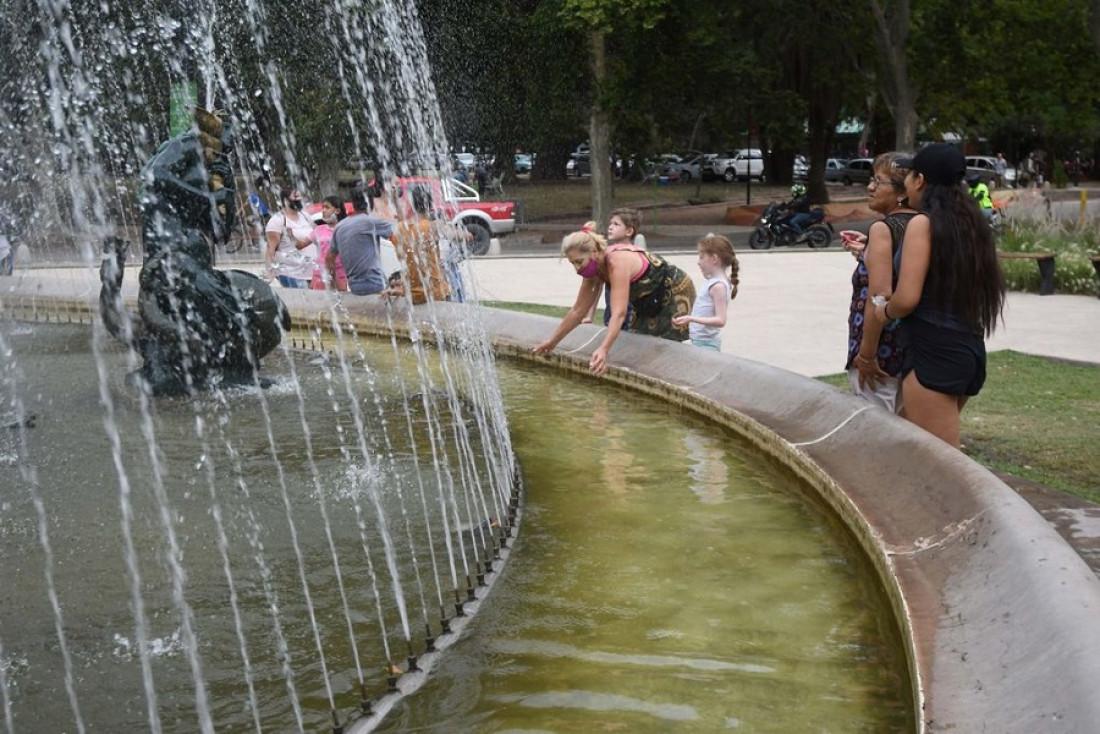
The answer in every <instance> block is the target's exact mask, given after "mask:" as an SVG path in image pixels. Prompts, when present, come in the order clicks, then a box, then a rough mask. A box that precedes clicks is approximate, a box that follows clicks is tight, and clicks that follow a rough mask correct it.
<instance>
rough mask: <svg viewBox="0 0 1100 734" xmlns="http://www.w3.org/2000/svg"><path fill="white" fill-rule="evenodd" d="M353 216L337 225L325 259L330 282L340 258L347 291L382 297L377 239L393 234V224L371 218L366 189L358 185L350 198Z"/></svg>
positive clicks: (382, 286)
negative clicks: (380, 294)
mask: <svg viewBox="0 0 1100 734" xmlns="http://www.w3.org/2000/svg"><path fill="white" fill-rule="evenodd" d="M351 205H352V208H353V209H354V210H355V213H354V214H352V215H351V216H350V217H348V218H347V219H345V220H344V221H342V222H340V223H339V224H337V225H336V229H335V230H334V231H333V233H332V246H331V247H330V248H329V251H328V255H327V256H326V258H325V268H326V269H328V272H329V278H330V281H332V282H335V280H336V259H337V257H339V258H340V259H341V261H342V262H343V265H344V271H345V272H346V273H347V276H348V290H349V291H351V292H352V293H353V294H355V295H357V296H367V295H371V294H373V293H381V292H382V291H384V290H385V289H386V278H385V276H384V275H383V274H382V266H381V262H380V256H379V251H378V239H379V238H381V237H385V238H389V237H390V236H391V235H392V234H393V228H394V223H393V222H392V221H391V220H389V219H383V218H382V217H379V216H375V215H373V214H371V213H370V212H371V197H370V194H369V186H368V185H367V184H359V185H358V186H356V187H355V190H354V191H353V192H352V195H351Z"/></svg>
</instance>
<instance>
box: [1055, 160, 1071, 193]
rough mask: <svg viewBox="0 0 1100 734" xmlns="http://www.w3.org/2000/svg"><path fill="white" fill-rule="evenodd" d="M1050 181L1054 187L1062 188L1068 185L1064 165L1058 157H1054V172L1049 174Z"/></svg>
mask: <svg viewBox="0 0 1100 734" xmlns="http://www.w3.org/2000/svg"><path fill="white" fill-rule="evenodd" d="M1051 182H1052V183H1053V184H1054V188H1056V189H1064V188H1065V187H1066V186H1069V176H1068V175H1067V174H1066V167H1065V166H1063V165H1062V161H1061V160H1060V159H1057V158H1055V159H1054V173H1052V174H1051Z"/></svg>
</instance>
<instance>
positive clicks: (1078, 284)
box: [997, 221, 1100, 296]
mask: <svg viewBox="0 0 1100 734" xmlns="http://www.w3.org/2000/svg"><path fill="white" fill-rule="evenodd" d="M997 247H998V249H1000V250H1002V251H1003V252H1053V253H1054V254H1055V255H1057V258H1055V260H1054V284H1055V288H1056V289H1057V291H1058V293H1062V294H1072V295H1088V296H1095V295H1097V292H1098V288H1100V285H1098V282H1097V276H1096V270H1095V269H1094V268H1093V266H1092V262H1091V261H1090V260H1089V258H1090V257H1094V256H1096V255H1100V225H1097V224H1096V223H1092V224H1090V225H1089V226H1087V227H1085V228H1084V229H1082V230H1078V229H1076V228H1073V227H1066V226H1064V225H1061V224H1059V223H1057V222H1020V221H1017V222H1014V223H1013V224H1012V225H1011V226H1010V227H1007V228H1006V229H1005V230H1004V232H1003V233H1002V234H1001V238H1000V241H999V242H998V243H997ZM1001 270H1002V271H1003V272H1004V275H1005V284H1006V285H1007V286H1008V289H1009V290H1013V291H1027V292H1032V293H1038V292H1039V269H1038V268H1037V267H1035V263H1033V262H1031V261H1030V260H1001Z"/></svg>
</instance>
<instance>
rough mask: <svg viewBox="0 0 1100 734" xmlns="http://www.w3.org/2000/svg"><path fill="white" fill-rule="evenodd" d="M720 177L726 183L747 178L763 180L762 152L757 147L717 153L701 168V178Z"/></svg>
mask: <svg viewBox="0 0 1100 734" xmlns="http://www.w3.org/2000/svg"><path fill="white" fill-rule="evenodd" d="M713 178H721V179H722V180H723V181H725V182H726V183H732V182H734V181H744V180H746V179H748V178H755V179H758V180H760V181H763V180H764V152H763V151H762V150H760V149H759V148H742V149H741V150H738V151H737V152H727V153H719V154H718V155H716V156H715V157H714V158H712V159H711V160H710V162H709V164H707V166H706V167H705V168H704V169H703V179H704V180H709V179H713Z"/></svg>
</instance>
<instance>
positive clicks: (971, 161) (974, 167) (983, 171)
mask: <svg viewBox="0 0 1100 734" xmlns="http://www.w3.org/2000/svg"><path fill="white" fill-rule="evenodd" d="M996 166H997V159H996V158H993V157H992V156H987V155H970V156H967V157H966V175H967V176H970V174H972V173H976V174H978V177H979V178H981V180H982V181H984V182H985V183H987V184H989V185H990V186H992V185H994V184H995V183H996V182H997V171H996ZM1005 186H1008V187H1011V188H1015V186H1016V169H1015V168H1012V167H1011V166H1009V167H1007V168H1005Z"/></svg>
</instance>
